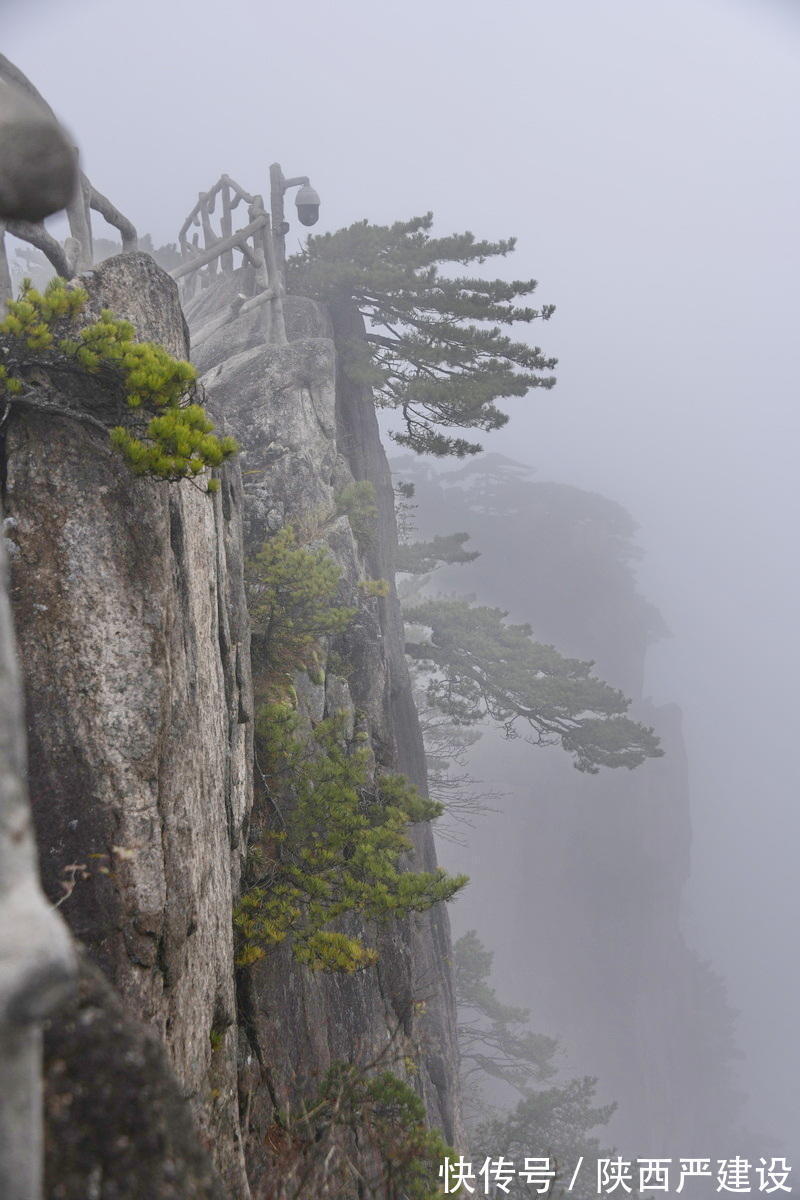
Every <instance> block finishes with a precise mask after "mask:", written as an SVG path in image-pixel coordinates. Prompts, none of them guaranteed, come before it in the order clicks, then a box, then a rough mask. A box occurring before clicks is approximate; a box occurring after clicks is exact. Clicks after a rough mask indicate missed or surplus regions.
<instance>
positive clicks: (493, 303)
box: [288, 213, 556, 457]
mask: <svg viewBox="0 0 800 1200" xmlns="http://www.w3.org/2000/svg"><path fill="white" fill-rule="evenodd" d="M432 224H433V215H432V214H431V213H427V214H426V215H425V216H422V217H413V218H412V219H411V220H410V221H397V222H395V224H393V225H370V224H369V223H368V222H367V221H359V222H357V223H356V224H354V225H351V226H349V227H348V228H346V229H340V230H339V231H338V232H336V233H328V234H323V235H320V236H312V237H309V239H308V241H307V242H306V245H305V247H304V249H303V251H302V252H301V253H300V254H299V255H296V256H295V257H294V258H292V259H290V260H289V263H288V281H289V287H290V289H291V290H292V291H293V292H295V293H298V294H301V295H306V296H312V297H314V298H315V299H319V300H322V301H325V302H327V303H331V304H333V305H337V304H341V303H344V304H352V305H354V306H355V307H356V309H357V310H358V312H359V313H360V314H361V316H362V317H363V318H364V321H365V323H366V341H364V340H363V338H359V337H351V338H349V339H347V341H346V344H344V345H340V346H339V350H340V353H341V354H342V356H343V360H344V364H345V369H346V371H347V372H348V374H349V375H350V377H351V378H352V379H354V380H356V381H357V382H361V383H363V384H365V385H367V386H370V387H372V389H373V392H374V395H375V397H376V402H377V403H378V404H379V405H381V406H383V407H387V408H393V409H396V410H398V411H399V412H400V414H401V416H402V420H403V423H404V427H405V428H404V431H403V432H399V433H393V434H392V437H393V438H394V440H395V441H397V442H399V443H400V445H403V446H408V447H409V448H410V449H412V450H415V451H417V452H418V453H423V454H434V455H438V456H444V455H456V456H457V457H463V456H464V455H467V454H475V453H477V452H478V451H479V450H480V449H481V446H480V443H478V442H474V441H469V440H467V439H466V438H464V437H461V436H455V435H453V434H451V433H449V432H448V431H449V430H451V429H458V430H469V429H483V430H492V429H499V428H500V427H501V426H502V425H505V423H506V421H507V420H508V417H507V415H506V414H505V413H503V412H502V411H501V410H500V409H499V408H498V407H497V404H496V401H498V400H501V399H505V398H508V397H512V396H524V395H526V394H527V393H528V392H529V391H530V389H531V388H537V387H539V388H550V387H552V386H553V384H554V383H555V378H554V377H553V375H552V374H550V372H551V371H552V370H553V368H554V367H555V365H556V360H555V359H554V358H548V357H547V356H546V355H545V354H544V353H543V352H542V351H541V350H540V348H539V347H538V346H530V345H528V344H527V343H525V342H518V341H514V340H513V339H512V338H511V337H509V336H508V335H507V334H506V333H504V332H503V329H504V328H509V327H511V326H514V325H518V324H530V323H531V322H533V321H535V320H544V321H546V320H547V319H548V318H549V317H550V316H551V314H552V312H553V311H554V309H553V306H552V305H543V306H542V307H541V308H531V307H529V306H526V305H519V304H518V303H517V301H518V300H519V299H520V298H521V297H526V296H529V295H531V293H532V292H533V291H534V290H535V288H536V286H537V285H536V281H535V280H533V279H525V280H512V281H505V280H501V279H482V278H480V277H478V276H473V275H449V274H442V273H441V272H440V270H439V266H440V264H448V265H449V264H457V265H459V266H470V265H472V264H478V265H480V264H483V263H484V262H486V260H487V259H490V258H495V257H498V256H500V257H505V256H506V255H507V254H509V253H510V252H511V251H512V250H513V249H514V244H515V240H514V238H509V239H508V240H505V241H499V242H488V241H478V240H477V239H476V238H475V237H474V236H473V235H472V234H471V233H461V234H452V235H451V236H449V237H432V236H431V233H430V230H431V227H432Z"/></svg>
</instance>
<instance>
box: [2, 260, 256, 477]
mask: <svg viewBox="0 0 800 1200" xmlns="http://www.w3.org/2000/svg"><path fill="white" fill-rule="evenodd" d="M88 299H89V297H88V293H87V292H86V291H85V290H84V289H83V288H80V287H70V286H69V285H68V284H67V283H66V282H65V281H64V280H63V279H60V278H58V277H56V278H55V279H52V280H51V281H50V283H49V284H48V285H47V287H46V289H45V291H44V292H39V291H37V290H36V289H35V288H34V287H32V286H31V284H30V282H29V281H28V280H25V281H24V283H23V285H22V290H21V293H20V298H19V299H18V300H11V301H9V302H8V304H7V309H8V311H7V315H6V317H5V319H4V320H3V321H2V322H0V396H5V398H6V399H7V400H8V401H10V402H11V403H12V404H13V403H18V404H27V405H29V406H30V407H33V408H36V407H39V408H43V407H48V408H49V407H52V406H51V405H48V403H47V397H48V396H50V395H53V394H55V393H56V386H55V383H54V380H59V379H61V380H62V382H63V379H64V375H65V373H67V374H69V373H72V374H76V375H80V374H83V375H88V376H96V377H97V379H98V382H99V383H101V384H102V387H103V389H104V391H105V392H106V393H107V394H108V395H109V396H110V397H111V398H112V399H113V398H115V397H116V398H117V399H119V400H120V401H124V403H125V404H126V405H127V407H128V409H129V410H130V419H129V421H128V423H127V424H125V425H118V426H116V427H115V428H113V429H112V430H110V439H111V444H112V446H113V447H114V448H115V449H116V450H117V451H119V453H120V454H122V456H123V458H124V459H125V461H126V462H127V463H128V466H129V467H130V468H131V470H132V471H134V473H135V474H137V475H148V476H151V477H153V478H156V479H164V480H171V481H176V480H180V479H193V478H194V477H195V476H197V475H200V474H201V473H202V472H203V471H205V470H207V469H208V468H209V467H219V466H221V464H222V463H223V462H224V461H225V460H226V459H227V458H230V456H231V455H232V454H235V453H236V451H237V449H238V447H237V445H236V442H235V441H234V439H233V438H230V437H218V436H217V435H216V434H214V433H213V432H212V431H213V428H214V426H213V424H212V422H211V421H210V420H209V419H208V417H207V416H206V413H205V410H204V409H203V408H202V407H201V406H200V405H199V404H190V403H188V400H189V399H190V398H191V396H192V394H193V391H194V385H195V382H196V379H197V372H196V370H195V368H194V367H193V366H192V365H191V363H188V362H182V361H181V360H179V359H176V358H173V357H172V355H171V354H169V353H168V352H167V351H166V350H164V349H163V347H161V346H156V345H154V344H153V343H151V342H137V341H136V340H135V338H136V332H135V330H134V327H133V325H131V323H130V322H129V321H123V320H121V319H120V318H119V317H115V316H114V314H113V313H112V312H111V311H110V310H109V309H105V308H104V309H103V310H102V311H101V313H100V316H99V318H98V319H96V320H94V321H91V322H90V323H88V324H86V325H84V326H83V327H82V328H81V327H79V326H78V319H79V318H80V316H81V314H82V313H83V311H84V309H85V307H86V303H87V301H88ZM62 411H63V412H64V413H65V414H66V415H70V413H71V410H70V409H68V408H62ZM72 415H78V414H76V413H72ZM81 415H82V416H84V417H85V415H86V414H81ZM96 423H98V424H99V422H96ZM218 487H219V484H218V482H217V481H216V480H211V481H209V483H208V488H207V490H208V491H210V492H212V491H216V490H217V489H218Z"/></svg>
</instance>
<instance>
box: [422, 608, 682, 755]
mask: <svg viewBox="0 0 800 1200" xmlns="http://www.w3.org/2000/svg"><path fill="white" fill-rule="evenodd" d="M507 616H508V613H506V612H504V611H503V610H502V609H499V608H489V607H486V606H483V605H474V604H471V603H470V602H469V601H467V600H461V599H443V598H435V599H430V600H425V601H423V603H421V604H418V605H416V606H414V607H411V608H409V609H407V611H406V613H405V619H406V622H407V624H410V625H412V626H413V625H416V626H419V627H421V629H422V630H425V631H427V637H424V638H421V639H418V640H410V639H409V640H407V642H406V653H407V654H408V655H409V656H410V657H411V658H412V659H413V660H414V661H415V662H417V663H419V664H420V666H421V668H422V669H423V670H424V671H426V672H427V674H428V687H427V697H428V702H429V703H430V704H431V705H432V706H434V707H435V708H438V709H440V710H441V711H442V712H444V713H446V714H447V715H448V716H449V717H451V718H452V719H453V720H455V721H457V722H459V723H462V724H466V725H470V724H477V723H479V722H480V721H482V720H484V719H485V718H486V717H488V718H490V719H491V720H493V721H496V722H497V723H498V724H499V725H500V726H501V728H502V729H503V730H504V731H505V733H506V735H507V736H509V737H515V736H517V735H518V726H520V725H521V726H523V727H524V726H527V727H528V728H529V730H530V731H531V732H530V734H529V735H528V740H529V741H532V742H534V743H535V744H537V745H551V744H554V743H558V742H560V743H561V745H562V746H563V748H564V749H565V750H566V751H567V752H568V753H570V754H571V755H572V756H573V760H574V765H575V766H576V767H577V768H578V770H580V771H586V772H589V773H590V774H596V773H597V772H598V771H599V769H600V767H628V768H633V767H636V766H638V765H639V764H640V763H642V762H644V760H645V759H646V758H657V757H660V756H661V755H662V754H663V750H661V749H660V747H659V740H658V737H657V736H656V734H655V733H654V731H653V730H652V729H651V728H649V727H648V726H645V725H642V724H640V723H638V722H636V721H633V720H632V719H631V718H630V717H628V716H627V715H626V714H627V710H628V708H629V707H630V701H629V700H628V699H627V697H626V696H625V695H624V694H623V693H622V692H621V691H619V689H617V688H613V687H611V686H610V685H609V684H607V683H605V682H604V681H603V680H602V679H598V677H597V676H596V675H593V674H592V667H593V666H594V663H592V662H588V661H583V660H581V659H575V658H565V657H564V656H563V655H562V654H560V653H559V652H558V650H556V649H555V647H554V646H548V645H545V644H544V643H542V642H537V641H534V639H533V637H532V632H531V627H530V626H529V625H512V624H509V623H508V622H507V621H506V617H507Z"/></svg>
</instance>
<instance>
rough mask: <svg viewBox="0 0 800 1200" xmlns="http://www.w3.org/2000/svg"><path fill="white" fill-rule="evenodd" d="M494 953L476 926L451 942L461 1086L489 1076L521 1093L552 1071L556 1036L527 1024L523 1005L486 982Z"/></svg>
mask: <svg viewBox="0 0 800 1200" xmlns="http://www.w3.org/2000/svg"><path fill="white" fill-rule="evenodd" d="M492 958H493V955H492V952H491V950H487V949H486V947H485V946H484V945H483V943H482V942H481V941H480V939H479V938H478V935H477V934H476V933H475V931H474V930H470V931H469V932H468V933H465V934H464V935H463V937H460V938H459V939H458V941H457V942H455V943H454V945H453V966H454V975H455V987H456V1004H457V1006H458V1049H459V1054H460V1056H461V1071H462V1078H463V1080H464V1083H465V1085H466V1086H465V1089H464V1090H465V1093H466V1094H469V1092H470V1090H471V1089H473V1088H474V1086H475V1080H476V1078H478V1079H479V1078H480V1077H481V1076H491V1077H492V1078H494V1079H499V1080H501V1081H502V1082H504V1083H507V1084H508V1085H509V1086H510V1087H512V1088H514V1089H515V1091H517V1092H520V1093H521V1094H522V1095H525V1094H526V1093H527V1092H528V1091H529V1090H530V1088H531V1087H532V1085H533V1084H535V1083H542V1082H544V1081H546V1080H549V1079H551V1078H552V1077H553V1076H554V1075H555V1073H556V1068H555V1066H554V1065H553V1061H552V1060H553V1057H554V1055H555V1054H556V1051H557V1050H558V1042H557V1041H556V1039H555V1038H551V1037H547V1036H546V1034H543V1033H535V1032H534V1031H533V1030H532V1029H530V1028H529V1020H530V1013H529V1011H528V1010H527V1009H525V1008H516V1007H514V1006H513V1005H511V1004H505V1003H504V1002H503V1001H502V1000H500V999H499V998H498V996H497V992H496V991H495V989H494V988H493V987H492V985H491V983H490V982H489V977H490V975H491V970H492Z"/></svg>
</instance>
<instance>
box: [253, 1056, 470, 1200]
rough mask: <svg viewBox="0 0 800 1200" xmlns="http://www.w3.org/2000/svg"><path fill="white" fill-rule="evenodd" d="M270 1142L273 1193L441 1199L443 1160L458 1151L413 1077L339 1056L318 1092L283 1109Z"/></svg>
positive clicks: (287, 1197) (282, 1199)
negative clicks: (430, 1119)
mask: <svg viewBox="0 0 800 1200" xmlns="http://www.w3.org/2000/svg"><path fill="white" fill-rule="evenodd" d="M267 1146H268V1150H269V1152H270V1154H271V1158H272V1163H271V1166H272V1170H273V1171H274V1174H275V1184H274V1187H275V1190H276V1200H306V1197H308V1196H311V1195H313V1196H315V1197H319V1198H320V1200H350V1198H351V1197H352V1196H354V1195H356V1194H358V1195H359V1196H364V1197H374V1198H375V1200H377V1197H382V1198H385V1200H401V1198H403V1200H436V1198H437V1197H439V1196H441V1194H442V1193H441V1185H440V1183H439V1168H440V1164H441V1163H442V1162H443V1161H444V1159H445V1158H446V1157H451V1158H454V1157H455V1154H454V1151H453V1150H452V1149H451V1148H450V1147H449V1146H448V1145H447V1143H446V1142H445V1141H444V1138H443V1137H442V1135H441V1133H439V1131H438V1130H435V1129H429V1128H428V1126H427V1123H426V1114H425V1106H424V1104H423V1102H422V1100H421V1099H420V1097H419V1096H418V1095H417V1093H416V1092H415V1091H414V1089H413V1087H411V1085H410V1084H408V1083H406V1082H405V1081H404V1080H403V1079H400V1078H399V1077H398V1076H397V1075H395V1074H394V1073H393V1072H392V1071H390V1070H378V1069H377V1067H376V1065H375V1064H367V1065H366V1066H362V1065H361V1064H359V1063H353V1062H349V1063H344V1062H337V1063H334V1064H333V1065H332V1066H331V1067H330V1068H329V1070H328V1071H327V1072H326V1073H325V1075H324V1077H323V1079H322V1081H321V1083H320V1086H319V1089H318V1091H317V1093H316V1095H314V1096H313V1097H312V1098H311V1099H310V1100H309V1101H307V1102H306V1103H304V1104H302V1105H300V1106H298V1108H297V1109H296V1111H294V1112H289V1113H279V1114H278V1115H277V1120H276V1121H275V1124H274V1125H273V1126H272V1128H271V1129H270V1131H269V1136H268V1138H267ZM270 1194H272V1193H270Z"/></svg>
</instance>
